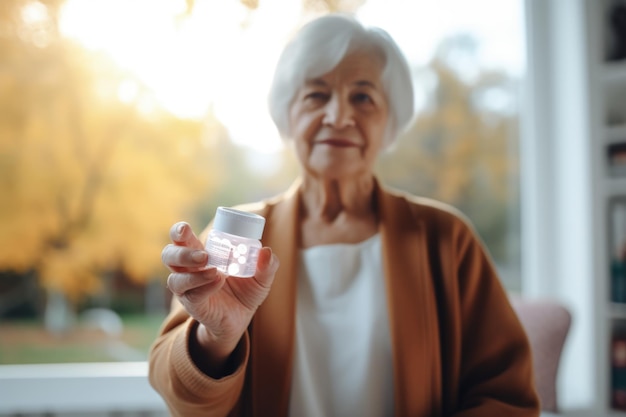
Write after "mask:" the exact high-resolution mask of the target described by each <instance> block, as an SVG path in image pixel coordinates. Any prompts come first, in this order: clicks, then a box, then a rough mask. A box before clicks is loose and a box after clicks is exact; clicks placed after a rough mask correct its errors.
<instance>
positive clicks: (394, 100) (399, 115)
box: [269, 14, 414, 147]
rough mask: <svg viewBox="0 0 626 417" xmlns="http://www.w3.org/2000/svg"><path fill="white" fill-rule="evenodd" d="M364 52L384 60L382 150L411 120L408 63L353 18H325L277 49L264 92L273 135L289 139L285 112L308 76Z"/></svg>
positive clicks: (383, 36) (385, 37)
mask: <svg viewBox="0 0 626 417" xmlns="http://www.w3.org/2000/svg"><path fill="white" fill-rule="evenodd" d="M356 49H359V50H363V49H364V50H366V51H368V52H370V53H371V54H372V55H373V56H380V55H381V54H382V57H383V59H384V68H383V72H382V74H381V82H382V86H383V90H384V91H383V92H384V93H385V95H386V98H387V101H388V105H389V121H388V124H387V126H386V129H385V137H384V138H383V146H384V147H388V146H389V145H391V143H392V142H393V141H394V140H395V139H396V137H397V136H398V135H399V134H400V133H401V132H402V131H403V130H404V129H405V128H406V126H407V125H408V124H409V122H410V121H411V119H412V118H413V112H414V109H413V83H412V81H411V73H410V69H409V65H408V62H407V60H406V58H405V57H404V55H403V54H402V52H401V51H400V48H399V47H398V45H397V44H396V43H395V41H394V40H393V39H392V38H391V36H389V34H388V33H387V32H386V31H384V30H383V29H380V28H376V27H369V28H367V27H365V26H363V25H362V24H361V23H359V22H358V21H357V20H356V19H355V18H353V17H351V16H348V15H343V14H328V15H325V16H322V17H320V18H317V19H315V20H313V21H311V22H309V23H307V24H306V25H304V26H303V27H302V28H301V29H300V31H299V32H298V33H297V34H296V35H295V37H294V38H293V39H292V40H291V41H290V42H289V43H288V44H287V46H286V47H285V49H284V50H283V52H282V54H281V55H280V58H279V60H278V64H277V66H276V70H275V72H274V79H273V81H272V85H271V87H270V92H269V112H270V116H271V117H272V119H273V120H274V123H275V124H276V127H277V128H278V132H279V133H280V135H281V137H282V138H283V139H285V140H287V139H289V135H290V126H289V108H290V106H291V104H292V102H293V100H294V98H295V96H296V93H297V92H298V90H299V89H300V88H301V87H302V86H303V85H304V84H305V82H306V81H307V80H310V79H311V78H315V77H319V76H321V75H324V74H326V73H328V72H329V71H332V70H333V69H334V68H335V67H336V66H337V65H338V64H339V63H340V62H341V61H342V60H343V58H344V57H345V56H346V55H347V54H348V53H349V52H352V51H354V50H356Z"/></svg>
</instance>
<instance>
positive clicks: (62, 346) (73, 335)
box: [0, 315, 164, 365]
mask: <svg viewBox="0 0 626 417" xmlns="http://www.w3.org/2000/svg"><path fill="white" fill-rule="evenodd" d="M163 318H164V316H163V315H158V316H146V315H136V316H125V317H122V321H123V323H124V331H123V333H122V334H121V335H120V336H119V337H111V336H107V335H106V334H105V333H104V332H102V331H100V330H96V329H92V328H86V327H84V326H80V325H77V326H75V328H73V329H72V330H71V331H69V332H67V333H65V334H63V335H52V334H49V333H48V332H46V331H45V329H44V328H43V326H42V325H41V323H39V322H35V321H10V322H6V321H5V322H0V364H3V365H7V364H36V363H68V362H117V361H135V360H145V359H147V355H148V349H149V347H150V345H151V344H152V342H153V341H154V339H155V337H156V335H157V332H158V329H159V326H160V325H161V322H162V320H163Z"/></svg>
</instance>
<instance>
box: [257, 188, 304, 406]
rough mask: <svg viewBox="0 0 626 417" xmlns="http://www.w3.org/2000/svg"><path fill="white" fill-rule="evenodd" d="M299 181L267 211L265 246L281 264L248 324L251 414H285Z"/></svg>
mask: <svg viewBox="0 0 626 417" xmlns="http://www.w3.org/2000/svg"><path fill="white" fill-rule="evenodd" d="M298 188H299V181H296V183H294V185H293V186H292V187H291V188H290V190H289V191H288V192H287V193H286V194H285V195H284V196H283V198H282V199H281V200H280V201H279V202H278V203H277V204H271V205H270V209H269V210H268V212H267V213H266V225H265V231H264V234H263V245H264V246H270V247H271V248H272V251H273V252H274V253H275V254H276V255H277V256H278V259H279V260H280V267H279V268H278V271H277V272H276V276H275V278H274V282H273V284H272V290H271V291H270V293H269V295H268V297H267V299H266V300H265V301H264V302H263V304H262V305H261V306H260V307H259V309H258V310H257V312H256V314H255V316H254V319H253V321H252V325H251V331H250V332H251V338H252V343H251V349H252V351H251V377H252V387H251V388H252V409H253V414H254V415H255V416H273V417H281V416H287V414H288V410H289V393H290V389H291V372H292V362H293V349H294V332H295V316H296V307H295V303H296V277H297V276H298V275H297V267H298V263H297V254H298V247H299V244H298V242H299V239H300V227H299V223H300V222H299V211H300V204H299V197H298V191H297V190H298Z"/></svg>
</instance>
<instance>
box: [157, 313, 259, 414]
mask: <svg viewBox="0 0 626 417" xmlns="http://www.w3.org/2000/svg"><path fill="white" fill-rule="evenodd" d="M197 325H198V323H197V322H196V321H195V320H193V319H192V318H190V317H189V316H188V315H187V313H186V312H185V310H184V309H183V308H182V306H180V304H178V303H173V307H172V312H171V313H170V315H169V316H168V317H167V319H166V320H165V322H164V324H163V326H162V328H161V331H160V334H159V336H158V338H157V339H156V341H155V342H154V344H153V345H152V347H151V349H150V354H149V359H148V362H149V374H148V377H149V381H150V384H151V385H152V387H153V388H154V389H155V390H156V391H157V392H158V393H159V394H160V395H161V397H162V398H163V399H164V400H165V402H166V404H167V406H168V408H169V411H170V413H171V415H172V416H174V417H179V416H180V417H196V416H203V417H204V416H208V417H218V416H228V415H234V413H235V411H236V410H237V407H238V406H239V404H238V402H239V397H240V396H241V391H242V388H243V385H244V380H245V374H246V367H247V362H248V358H249V354H250V340H249V336H248V333H247V332H246V333H245V334H244V337H243V338H242V340H241V342H240V343H239V345H238V346H237V348H236V349H235V352H234V355H235V356H234V362H235V364H237V365H236V368H235V371H234V372H233V373H232V374H230V375H228V376H226V377H223V378H220V379H213V378H211V377H209V376H207V375H206V374H204V373H203V372H202V371H200V369H198V367H197V366H196V365H195V364H194V362H193V359H192V358H191V355H190V353H189V340H190V335H191V332H194V331H195V330H196V327H197Z"/></svg>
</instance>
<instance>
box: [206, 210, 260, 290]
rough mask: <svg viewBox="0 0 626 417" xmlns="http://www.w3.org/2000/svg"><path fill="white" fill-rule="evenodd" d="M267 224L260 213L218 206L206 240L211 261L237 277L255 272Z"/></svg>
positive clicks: (211, 264) (246, 276)
mask: <svg viewBox="0 0 626 417" xmlns="http://www.w3.org/2000/svg"><path fill="white" fill-rule="evenodd" d="M264 227H265V219H264V218H263V217H261V216H259V215H258V214H253V213H248V212H245V211H241V210H236V209H232V208H228V207H221V206H220V207H218V208H217V211H216V212H215V218H214V219H213V228H212V229H211V231H210V232H209V235H208V236H207V241H206V250H207V252H208V253H209V262H208V265H209V266H214V267H216V268H217V269H219V270H220V271H222V272H225V273H227V274H228V275H231V276H234V277H240V278H249V277H252V276H254V273H255V271H256V263H257V260H258V259H259V250H260V249H261V247H262V245H261V241H260V240H259V239H261V236H262V235H263V228H264Z"/></svg>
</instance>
